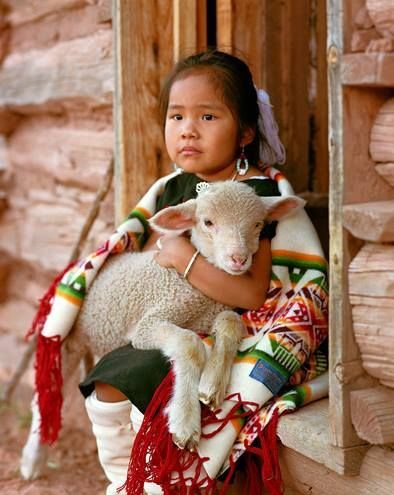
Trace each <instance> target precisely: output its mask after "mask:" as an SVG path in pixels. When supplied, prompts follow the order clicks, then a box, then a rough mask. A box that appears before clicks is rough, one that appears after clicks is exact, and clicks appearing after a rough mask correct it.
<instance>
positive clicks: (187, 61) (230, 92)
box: [159, 50, 260, 164]
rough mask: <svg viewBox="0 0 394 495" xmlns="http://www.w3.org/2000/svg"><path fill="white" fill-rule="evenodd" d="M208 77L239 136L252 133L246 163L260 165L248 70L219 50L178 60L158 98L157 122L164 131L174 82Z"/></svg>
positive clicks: (254, 103) (255, 111)
mask: <svg viewBox="0 0 394 495" xmlns="http://www.w3.org/2000/svg"><path fill="white" fill-rule="evenodd" d="M194 73H200V74H201V73H203V74H207V76H208V77H209V79H210V80H211V81H212V82H213V83H214V84H215V86H216V87H217V89H218V90H219V91H220V92H221V94H222V96H223V100H224V102H225V103H226V105H227V106H228V107H229V108H230V110H231V111H232V113H233V115H234V117H235V118H236V120H237V121H238V132H239V136H240V135H241V133H242V132H243V131H244V130H245V129H247V128H252V129H253V130H254V131H255V137H254V139H253V141H252V142H251V143H250V144H249V145H248V146H246V147H245V154H246V156H247V157H248V159H249V160H250V161H251V162H252V163H253V164H257V163H258V161H259V144H260V135H259V132H258V127H257V119H258V116H259V108H258V105H257V93H256V89H255V87H254V84H253V79H252V74H251V72H250V70H249V67H248V66H247V64H246V63H245V62H243V61H242V60H241V59H239V58H238V57H235V56H234V55H230V54H228V53H225V52H221V51H219V50H209V51H206V52H202V53H198V54H196V55H191V56H189V57H186V58H184V59H182V60H180V61H179V62H178V63H177V64H176V65H175V67H174V68H173V70H172V71H171V72H170V74H169V75H168V76H167V79H166V80H165V82H164V85H163V87H162V90H161V94H160V100H159V104H160V107H159V108H160V120H161V124H162V128H163V129H164V126H165V121H166V114H167V108H168V101H169V96H170V91H171V87H172V85H173V84H174V82H175V81H178V80H180V79H184V78H185V77H187V76H188V75H190V74H194Z"/></svg>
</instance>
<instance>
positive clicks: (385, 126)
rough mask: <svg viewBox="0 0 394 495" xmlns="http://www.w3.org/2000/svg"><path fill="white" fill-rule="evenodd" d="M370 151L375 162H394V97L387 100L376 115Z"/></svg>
mask: <svg viewBox="0 0 394 495" xmlns="http://www.w3.org/2000/svg"><path fill="white" fill-rule="evenodd" d="M369 152H370V153H371V157H372V159H373V160H374V161H375V162H394V98H390V99H389V100H387V101H386V102H385V103H384V104H383V105H382V107H381V108H380V109H379V111H378V113H377V115H376V118H375V120H374V122H373V125H372V129H371V138H370V142H369Z"/></svg>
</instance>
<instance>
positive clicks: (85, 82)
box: [0, 30, 114, 106]
mask: <svg viewBox="0 0 394 495" xmlns="http://www.w3.org/2000/svg"><path fill="white" fill-rule="evenodd" d="M113 86H114V81H113V59H112V33H111V31H110V30H103V31H100V32H97V33H95V34H93V35H91V36H88V37H85V38H82V39H75V40H71V41H68V42H62V43H58V44H57V45H55V46H53V47H52V48H49V49H47V50H33V51H28V52H24V53H16V54H12V55H10V56H9V57H7V59H6V60H5V61H4V63H3V65H2V67H1V68H0V106H10V105H13V106H21V105H42V104H44V103H46V102H48V101H54V100H63V99H67V98H80V99H82V98H86V99H89V100H92V101H95V102H96V103H99V104H103V103H107V104H110V103H111V102H112V93H113Z"/></svg>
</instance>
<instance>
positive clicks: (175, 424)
mask: <svg viewBox="0 0 394 495" xmlns="http://www.w3.org/2000/svg"><path fill="white" fill-rule="evenodd" d="M175 411H176V412H175ZM168 429H169V432H170V433H171V434H172V439H173V442H174V443H175V445H176V446H177V447H179V448H180V449H185V448H186V449H188V450H194V449H195V448H196V447H197V444H198V442H199V441H200V436H201V410H200V404H199V403H198V401H197V400H196V405H195V408H191V409H189V410H188V411H187V410H185V409H184V410H182V409H181V410H179V408H174V407H172V408H170V410H169V411H168Z"/></svg>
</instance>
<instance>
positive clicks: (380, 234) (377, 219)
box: [343, 200, 394, 242]
mask: <svg viewBox="0 0 394 495" xmlns="http://www.w3.org/2000/svg"><path fill="white" fill-rule="evenodd" d="M343 225H344V227H345V228H346V229H347V230H348V231H349V232H351V233H352V235H354V236H355V237H357V238H359V239H363V240H364V241H372V242H394V200H391V201H376V202H370V203H357V204H353V205H346V206H344V208H343Z"/></svg>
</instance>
